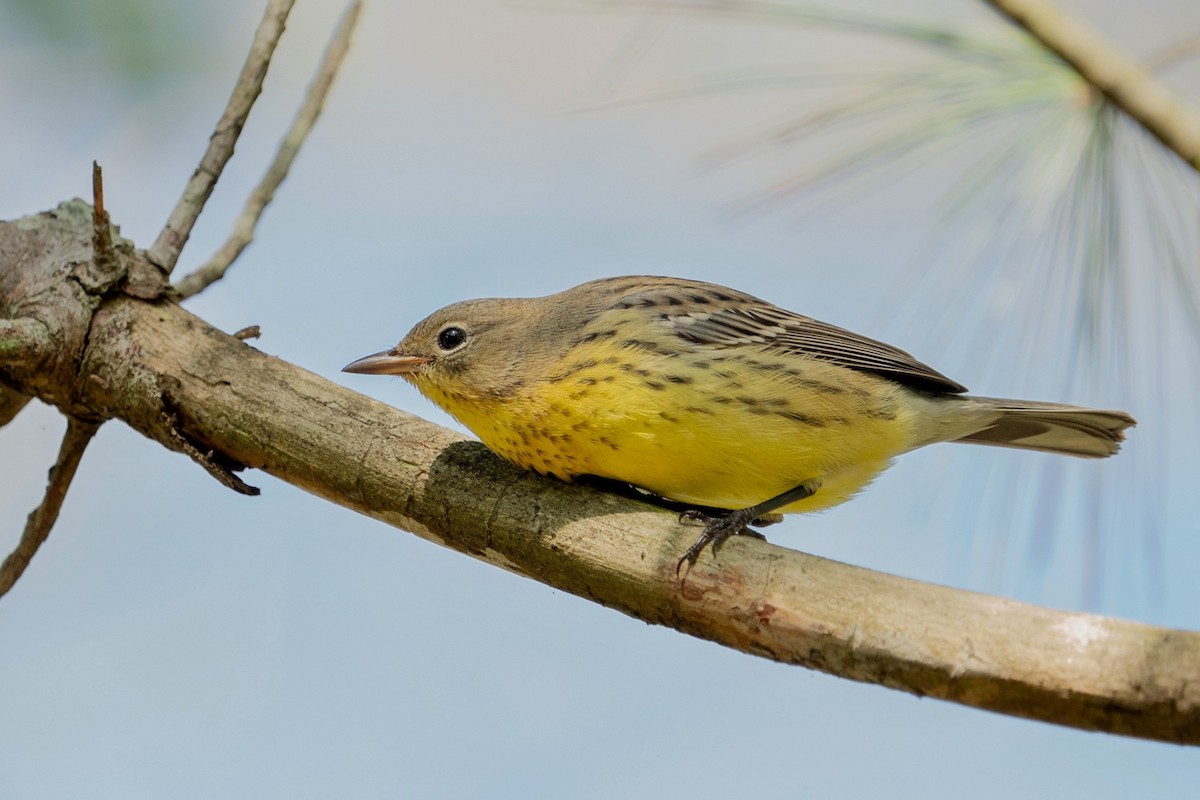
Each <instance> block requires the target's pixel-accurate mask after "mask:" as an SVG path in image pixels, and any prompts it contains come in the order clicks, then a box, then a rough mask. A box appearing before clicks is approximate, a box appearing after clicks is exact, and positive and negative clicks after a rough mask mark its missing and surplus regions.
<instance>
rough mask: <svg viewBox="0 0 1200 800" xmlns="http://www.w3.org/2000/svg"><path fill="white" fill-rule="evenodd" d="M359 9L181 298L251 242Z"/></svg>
mask: <svg viewBox="0 0 1200 800" xmlns="http://www.w3.org/2000/svg"><path fill="white" fill-rule="evenodd" d="M361 11H362V2H361V0H355V2H353V3H351V4H350V5H349V7H347V9H346V11H345V13H343V14H342V19H341V21H340V22H339V23H338V27H337V30H336V31H334V34H333V37H332V38H331V39H330V41H329V46H328V47H327V48H326V50H325V58H324V59H323V60H322V61H321V66H320V67H319V68H318V70H317V73H316V75H315V76H313V80H312V83H311V84H310V85H309V87H308V93H307V94H306V95H305V97H304V104H303V105H302V106H300V110H299V111H297V112H296V117H295V119H293V120H292V125H291V127H290V128H288V132H287V134H286V135H285V136H284V137H283V141H281V142H280V143H279V150H278V151H277V152H276V153H275V160H274V161H272V162H271V166H270V167H269V168H268V169H267V172H266V174H265V175H263V178H262V180H261V181H259V184H258V186H256V187H255V188H254V191H253V192H251V193H250V197H249V198H247V199H246V205H245V207H244V208H243V209H242V213H241V215H239V216H238V218H237V221H236V222H234V225H233V232H232V233H231V234H230V235H229V238H228V239H227V240H226V241H225V244H223V245H222V246H221V249H220V250H218V251H217V252H216V253H214V254H213V257H212V258H210V259H209V260H208V261H207V262H205V263H204V264H202V265H201V266H200V267H198V268H197V269H196V271H195V272H193V273H191V274H190V275H188V276H187V277H186V278H184V279H183V280H181V281H180V282H179V283H178V284H177V285H176V287H175V288H176V289H177V290H178V292H179V294H180V296H181V297H182V298H188V297H191V296H192V295H194V294H198V293H199V292H202V291H203V290H204V289H205V288H206V287H207V286H208V285H209V284H211V283H213V282H215V281H218V280H220V279H221V278H222V277H224V275H225V271H226V270H228V269H229V267H230V265H232V264H233V262H234V261H235V260H237V257H238V256H239V255H241V253H242V251H243V250H245V249H246V246H247V245H249V244H250V242H251V241H253V239H254V228H255V226H257V225H258V219H259V217H260V216H262V213H263V210H264V209H265V208H266V207H267V204H269V203H270V202H271V200H272V199H273V198H274V197H275V190H276V189H278V188H279V185H280V184H281V183H283V180H284V178H286V177H287V174H288V170H289V169H291V166H292V161H293V160H294V159H295V158H296V154H297V153H299V152H300V147H301V145H303V144H304V140H305V139H306V138H307V137H308V134H309V131H311V130H312V127H313V124H314V123H316V121H317V117H319V116H320V114H321V108H322V106H323V105H324V104H325V97H326V96H327V95H328V94H329V87H330V86H332V85H333V79H334V78H335V77H336V76H337V73H338V70H339V69H340V68H341V65H342V61H343V60H344V59H345V57H346V53H347V52H349V50H350V37H351V35H352V34H353V33H354V26H355V24H356V23H357V22H358V16H359V13H360V12H361Z"/></svg>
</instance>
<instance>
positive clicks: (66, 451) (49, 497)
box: [0, 417, 100, 597]
mask: <svg viewBox="0 0 1200 800" xmlns="http://www.w3.org/2000/svg"><path fill="white" fill-rule="evenodd" d="M99 427H100V424H99V423H97V422H88V421H84V420H80V419H76V418H74V417H68V418H67V432H66V434H64V435H63V440H62V446H61V447H60V448H59V451H58V461H56V462H55V464H54V466H53V467H51V468H50V480H49V483H48V485H47V486H46V495H45V497H44V498H42V502H41V505H39V506H38V507H37V508H35V509H34V510H33V511H32V512H31V513H30V515H29V518H28V519H27V520H26V522H25V531H24V533H22V534H21V541H20V542H18V543H17V547H16V549H15V550H13V551H12V552H11V553H9V555H8V558H6V559H4V563H3V564H0V597H3V596H4V595H5V594H7V593H8V590H9V589H11V588H12V587H13V584H15V583H16V582H17V581H18V580H20V578H21V575H22V574H23V573H24V572H25V568H26V567H27V566H29V561H30V559H32V558H33V556H34V555H35V554H36V553H37V551H38V548H39V547H41V546H42V542H44V541H46V537H47V536H49V535H50V529H51V528H53V527H54V523H55V522H56V521H57V520H58V512H59V510H60V509H62V504H63V500H64V499H65V498H66V496H67V489H68V488H69V487H70V485H71V481H72V480H73V479H74V478H75V469H76V467H78V466H79V460H80V459H81V458H83V451H84V450H85V449H86V448H87V445H88V442H90V441H91V440H92V437H93V436H95V435H96V430H97V429H98V428H99Z"/></svg>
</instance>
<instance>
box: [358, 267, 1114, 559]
mask: <svg viewBox="0 0 1200 800" xmlns="http://www.w3.org/2000/svg"><path fill="white" fill-rule="evenodd" d="M345 371H346V372H356V373H368V374H377V375H400V376H401V377H403V378H405V379H406V380H408V381H409V382H411V383H412V384H413V385H415V386H416V387H417V389H419V390H420V392H421V393H422V394H424V395H425V396H426V397H428V398H429V399H430V400H432V401H433V402H434V403H436V404H437V405H439V406H441V407H442V408H443V409H445V410H446V411H447V412H449V413H450V414H451V415H453V416H454V417H455V418H457V419H458V420H459V421H460V422H462V423H463V424H464V425H466V426H467V427H468V428H470V429H471V430H472V431H474V432H475V434H476V435H477V436H478V437H479V438H480V439H481V440H483V443H484V444H486V445H487V446H488V447H489V448H491V449H492V450H493V451H494V452H496V453H498V454H499V455H501V456H503V457H504V458H506V459H508V460H509V461H512V462H513V463H515V464H517V465H519V466H521V467H524V468H526V469H532V470H537V471H538V472H541V473H544V474H547V475H554V476H555V477H558V478H561V479H563V480H576V479H579V478H583V477H585V476H592V477H596V478H600V479H604V480H608V481H614V482H621V483H624V484H631V485H632V486H635V487H639V488H641V489H643V490H646V491H648V492H652V493H653V494H655V495H659V496H660V497H662V498H666V499H668V500H671V501H676V502H677V504H681V505H682V506H683V507H693V506H694V507H696V509H697V511H696V513H695V514H693V516H696V517H699V518H703V519H705V520H706V522H707V524H706V526H705V530H704V533H703V535H702V536H701V537H700V539H699V540H698V541H697V542H696V543H695V544H694V545H693V546H692V547H691V548H690V549H688V551H687V552H686V553H685V554H684V555H683V557H682V558H681V559H680V560H679V565H678V566H679V567H682V565H683V564H684V562H687V563H688V564H689V565H692V564H694V563H695V561H696V559H697V558H698V557H699V555H700V553H701V552H702V551H703V549H704V547H705V546H706V545H708V544H711V545H712V548H713V552H714V553H715V552H716V550H717V549H718V548H719V547H720V546H721V543H722V542H724V541H725V540H726V539H727V538H729V536H731V535H733V534H738V533H752V532H750V531H748V530H747V525H749V524H751V523H753V522H755V521H758V522H760V524H761V523H765V522H768V521H771V520H772V519H773V518H777V515H776V514H775V513H774V512H782V513H793V512H800V511H816V510H818V509H822V508H828V507H829V506H833V505H836V504H838V503H841V502H843V501H845V500H847V499H849V498H850V497H851V496H852V495H853V494H855V493H856V492H858V491H859V490H860V489H862V488H863V487H864V486H866V484H867V483H869V482H870V481H871V480H872V479H873V478H874V477H875V476H876V475H878V474H879V473H880V472H881V471H883V470H884V469H885V468H886V467H887V466H888V464H889V463H890V462H891V460H892V459H893V458H894V457H896V456H897V455H899V454H901V453H905V452H907V451H909V450H913V449H915V448H917V447H922V446H923V445H927V444H932V443H934V442H951V441H956V442H972V443H975V444H990V445H1000V446H1002V447H1016V448H1022V449H1027V450H1041V451H1044V452H1050V453H1064V454H1067V455H1073V456H1085V457H1104V456H1110V455H1112V454H1113V453H1115V452H1117V449H1118V446H1119V445H1118V443H1119V442H1120V441H1121V440H1122V439H1123V438H1124V435H1123V433H1122V432H1123V431H1124V430H1125V428H1127V427H1129V426H1131V425H1133V424H1134V420H1133V418H1132V417H1130V416H1129V415H1128V414H1126V413H1125V412H1123V411H1099V410H1094V409H1089V408H1080V407H1078V406H1068V405H1059V404H1054V403H1036V402H1027V401H1023V400H999V399H995V398H990V397H971V396H968V395H966V394H963V393H964V392H965V391H966V388H965V387H963V386H962V385H960V384H958V383H956V382H954V381H952V380H950V379H949V378H947V377H946V376H945V375H942V374H941V373H940V372H937V371H936V370H934V369H932V368H930V367H928V366H926V365H925V364H922V363H921V362H919V361H917V360H916V359H915V358H913V357H912V356H911V355H909V354H908V353H906V352H904V351H903V350H899V349H897V348H895V347H891V346H890V345H886V344H883V343H882V342H877V341H875V340H873V339H868V338H866V337H865V336H859V335H858V334H856V333H851V332H850V331H847V330H844V329H842V328H838V327H835V326H833V325H829V324H828V323H825V322H819V321H818V320H815V319H811V318H809V317H805V316H801V315H800V314H796V313H793V312H791V311H786V310H784V309H782V308H778V307H777V306H774V305H771V304H770V303H768V302H765V301H763V300H759V299H758V298H756V297H751V296H750V295H748V294H744V293H742V292H739V291H735V290H733V289H728V288H725V287H724V286H718V285H715V284H711V283H701V282H699V281H690V280H683V279H679V278H662V277H652V276H630V277H621V278H605V279H602V280H597V281H591V282H589V283H584V284H582V285H580V286H576V287H575V288H573V289H568V290H566V291H565V292H559V293H558V294H552V295H549V296H547V297H534V298H511V299H485V300H467V301H465V302H461V303H454V304H452V305H449V306H446V307H445V308H443V309H441V310H439V311H436V312H434V313H433V314H431V315H430V316H429V317H427V318H426V319H424V320H422V321H421V322H419V323H417V325H416V326H415V327H414V328H413V329H412V330H411V331H409V333H408V335H407V336H405V337H404V339H403V340H401V342H400V343H399V344H398V345H396V346H395V347H393V348H392V349H390V350H385V351H383V352H380V353H376V354H374V355H370V356H367V357H366V358H362V359H359V360H358V361H355V362H354V363H352V364H350V365H348V366H347V367H345ZM752 535H753V534H752Z"/></svg>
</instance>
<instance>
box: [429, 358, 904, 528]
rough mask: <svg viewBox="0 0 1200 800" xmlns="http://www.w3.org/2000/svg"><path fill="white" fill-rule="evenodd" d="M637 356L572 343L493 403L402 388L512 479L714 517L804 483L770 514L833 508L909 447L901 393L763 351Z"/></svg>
mask: <svg viewBox="0 0 1200 800" xmlns="http://www.w3.org/2000/svg"><path fill="white" fill-rule="evenodd" d="M640 344H643V345H647V346H645V347H635V348H631V347H629V346H627V345H624V346H623V345H621V344H618V343H616V342H614V341H612V340H597V341H592V342H589V343H585V344H581V345H579V346H577V347H575V348H573V349H572V350H570V351H569V353H568V355H567V358H565V359H564V360H563V361H562V362H561V363H559V364H556V365H555V366H554V368H553V369H552V370H551V371H550V372H549V373H548V374H546V375H544V376H539V377H538V379H537V380H529V381H527V382H526V383H525V385H523V386H522V387H521V388H520V389H519V390H518V391H515V392H513V393H511V394H509V395H506V396H503V397H499V396H497V397H487V396H483V397H480V396H467V395H465V394H462V393H455V392H448V391H446V390H445V388H444V387H439V386H435V385H431V384H430V383H429V382H428V381H421V380H419V379H418V380H416V383H417V385H418V388H420V389H421V391H422V392H424V393H425V394H426V395H427V396H429V397H430V399H432V400H433V401H434V402H436V403H437V404H438V405H440V406H442V407H443V408H444V409H446V410H447V411H448V412H449V413H451V414H452V415H454V416H455V417H456V418H458V419H459V420H460V421H461V422H462V423H463V424H464V425H466V426H467V427H468V428H470V429H471V430H472V431H474V433H475V434H476V435H477V436H478V437H479V438H480V439H481V440H482V441H483V443H484V444H486V445H487V446H488V447H489V448H490V449H492V450H493V451H495V452H496V453H498V454H500V455H501V456H503V457H505V458H507V459H509V460H510V461H513V462H514V463H516V464H518V465H520V466H522V467H525V468H527V469H533V470H537V471H539V472H542V473H546V474H550V475H555V476H557V477H559V478H562V479H565V480H570V479H571V478H574V477H577V476H579V475H585V474H590V475H597V476H600V477H604V478H611V479H615V480H620V481H625V482H628V483H632V484H634V485H637V486H640V487H642V488H644V489H647V490H649V491H651V492H654V493H655V494H658V495H661V496H663V497H668V498H671V499H673V500H679V501H683V502H691V503H697V504H700V505H705V506H714V507H718V508H745V507H749V506H752V505H754V504H756V503H759V502H762V501H763V500H766V499H769V498H771V497H774V496H776V495H778V494H781V493H782V492H784V491H787V490H788V489H791V488H793V487H795V486H797V485H798V484H800V483H803V482H806V481H813V480H815V481H818V482H819V483H820V489H819V491H817V493H816V494H815V495H814V496H812V497H810V498H808V499H806V500H802V501H800V502H798V503H794V504H793V505H791V506H788V507H787V508H784V509H781V510H782V511H786V512H797V511H813V510H817V509H821V508H826V507H829V506H832V505H836V504H837V503H840V502H842V501H844V500H846V499H848V498H849V497H850V496H851V495H853V494H854V493H855V492H857V491H858V490H859V489H861V488H862V487H863V486H865V485H866V484H867V483H868V482H869V481H870V480H871V479H872V478H874V476H875V475H877V474H878V473H879V472H880V471H882V470H883V469H884V468H886V467H887V465H888V464H889V462H890V460H891V459H892V458H893V457H894V456H896V455H898V454H899V453H901V452H904V451H905V450H906V449H908V448H909V447H910V446H912V444H913V441H912V440H913V419H912V414H911V412H909V411H908V409H907V407H906V405H905V403H904V396H905V391H906V390H905V389H903V388H902V387H900V386H898V385H897V384H895V383H894V382H892V381H888V380H885V379H883V378H880V377H876V376H874V375H870V374H867V373H863V372H859V371H856V370H851V369H846V368H843V367H839V366H835V365H833V364H829V363H827V362H822V361H817V360H814V359H808V358H803V357H799V356H795V355H781V354H777V353H773V352H771V351H768V350H766V349H765V348H756V347H751V346H747V347H737V348H702V347H696V348H691V349H683V350H680V349H679V348H674V349H671V350H669V351H665V352H664V351H662V350H661V349H660V348H656V347H654V346H653V343H648V342H643V343H640Z"/></svg>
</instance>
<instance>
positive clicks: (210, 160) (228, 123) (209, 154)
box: [146, 0, 295, 275]
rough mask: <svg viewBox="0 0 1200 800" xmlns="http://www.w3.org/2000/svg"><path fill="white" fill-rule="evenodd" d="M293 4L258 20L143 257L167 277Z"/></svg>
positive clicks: (277, 2)
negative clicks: (212, 125)
mask: <svg viewBox="0 0 1200 800" xmlns="http://www.w3.org/2000/svg"><path fill="white" fill-rule="evenodd" d="M294 3H295V0H268V3H267V10H266V13H264V14H263V18H262V22H260V23H259V26H258V30H257V31H255V33H254V42H253V43H252V44H251V45H250V54H249V55H248V56H246V63H245V64H243V65H242V72H241V74H240V75H239V76H238V81H237V84H236V85H235V86H234V87H233V94H232V95H231V96H230V98H229V103H228V104H227V105H226V106H225V111H224V113H223V114H221V119H220V120H219V121H218V122H217V127H216V129H215V130H214V131H213V134H212V136H211V137H210V138H209V141H208V149H207V150H206V151H205V152H204V157H203V158H202V159H201V160H200V166H198V167H197V168H196V171H195V172H194V173H192V177H191V179H190V180H189V181H188V183H187V186H185V187H184V189H183V195H182V196H181V197H180V198H179V202H178V203H177V204H176V205H175V208H174V210H172V211H171V215H170V216H169V217H168V218H167V223H166V225H164V226H163V229H162V232H160V233H159V234H158V238H157V239H156V240H155V241H154V244H153V245H151V247H150V249H149V250H148V251H146V256H147V258H149V260H150V262H151V263H153V264H155V265H157V266H158V267H159V268H160V269H161V270H162V271H163V272H164V273H165V274H167V275H170V274H171V271H172V270H173V269H175V263H176V262H177V261H178V260H179V253H180V252H181V251H182V250H183V246H184V245H185V244H187V240H188V237H189V236H191V234H192V226H193V225H195V224H196V220H197V219H198V218H199V216H200V212H201V211H202V210H203V209H204V204H205V203H206V202H208V198H209V195H211V194H212V190H213V187H214V186H215V185H216V183H217V179H218V178H220V177H221V171H222V170H224V169H225V164H226V163H227V162H228V161H229V159H230V157H232V156H233V148H234V145H235V144H237V140H238V137H239V136H240V135H241V133H242V128H243V127H244V126H245V124H246V118H247V117H249V116H250V109H251V108H253V107H254V101H255V100H257V99H258V95H259V93H261V92H262V85H263V81H264V80H265V79H266V77H267V67H269V66H270V64H271V56H272V55H274V53H275V45H277V44H278V43H279V37H281V36H282V35H283V28H284V24H285V23H286V22H287V17H288V14H289V13H290V12H291V10H292V5H293V4H294Z"/></svg>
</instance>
